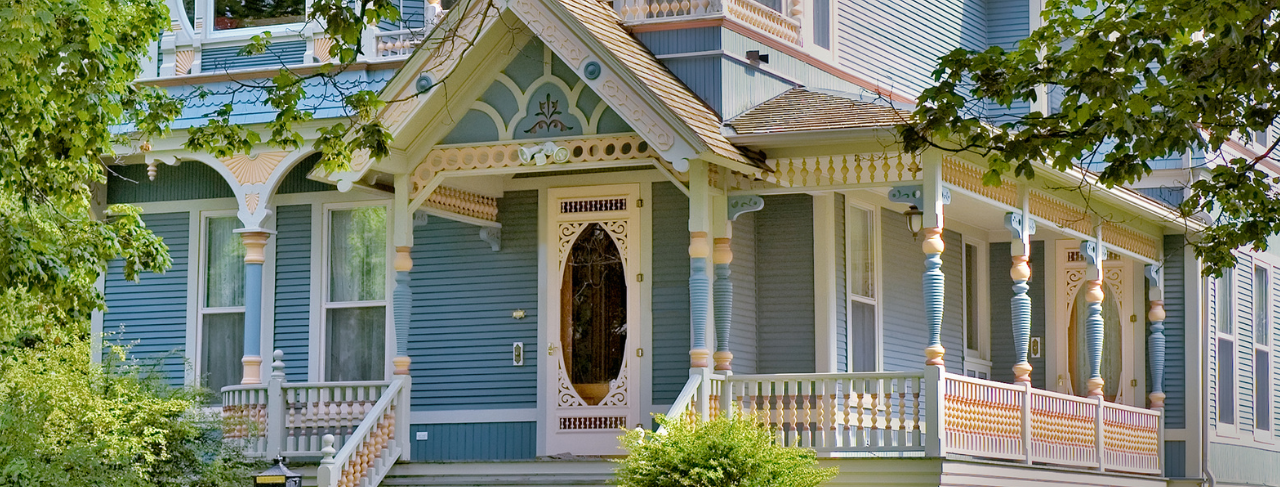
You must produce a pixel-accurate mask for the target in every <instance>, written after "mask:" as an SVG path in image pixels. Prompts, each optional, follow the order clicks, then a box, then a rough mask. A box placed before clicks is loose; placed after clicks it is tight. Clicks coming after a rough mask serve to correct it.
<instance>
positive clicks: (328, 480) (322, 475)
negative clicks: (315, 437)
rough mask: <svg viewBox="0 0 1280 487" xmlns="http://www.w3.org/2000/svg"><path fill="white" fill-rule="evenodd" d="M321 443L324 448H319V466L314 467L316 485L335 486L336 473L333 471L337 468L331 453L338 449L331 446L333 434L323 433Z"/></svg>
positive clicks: (336, 451)
mask: <svg viewBox="0 0 1280 487" xmlns="http://www.w3.org/2000/svg"><path fill="white" fill-rule="evenodd" d="M320 441H321V442H322V443H321V444H323V445H324V448H321V449H320V455H321V458H320V467H319V468H317V469H316V487H335V486H337V485H338V473H339V472H334V469H336V468H337V460H335V459H334V458H333V455H334V454H336V453H338V450H336V449H334V448H333V435H324V438H321V439H320Z"/></svg>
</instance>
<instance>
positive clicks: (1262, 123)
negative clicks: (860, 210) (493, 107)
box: [902, 0, 1280, 274]
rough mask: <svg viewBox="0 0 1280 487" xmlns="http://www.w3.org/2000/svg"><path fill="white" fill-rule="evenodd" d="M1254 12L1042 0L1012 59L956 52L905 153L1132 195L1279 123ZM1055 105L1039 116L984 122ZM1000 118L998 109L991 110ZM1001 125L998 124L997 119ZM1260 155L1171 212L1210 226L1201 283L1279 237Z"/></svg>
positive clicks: (1262, 29)
mask: <svg viewBox="0 0 1280 487" xmlns="http://www.w3.org/2000/svg"><path fill="white" fill-rule="evenodd" d="M1276 7H1277V5H1276V4H1275V3H1274V2H1268V1H1254V0H1140V1H1131V2H1100V1H1098V0H1049V1H1048V3H1047V4H1046V5H1045V8H1044V10H1043V14H1042V15H1043V17H1044V21H1045V24H1044V26H1043V27H1041V28H1039V29H1037V30H1036V31H1035V32H1033V33H1032V34H1031V35H1030V37H1028V38H1026V39H1024V40H1022V41H1021V42H1020V43H1019V44H1018V45H1017V48H1016V49H1013V50H1010V51H1005V50H1004V49H1001V48H999V47H992V48H990V49H988V50H986V51H983V52H969V51H964V50H956V51H953V52H952V53H950V54H948V55H946V56H944V57H943V58H942V59H941V62H940V65H939V67H938V69H937V71H935V72H934V77H935V79H936V81H937V85H936V86H934V87H932V88H929V89H927V90H925V91H924V92H923V94H922V95H921V96H920V99H919V107H918V109H917V110H916V112H915V115H916V119H915V120H914V121H913V123H911V124H910V125H908V126H907V127H905V129H903V131H902V136H903V141H904V144H905V146H906V148H907V149H908V150H920V149H923V148H926V147H937V148H941V149H944V150H951V151H969V152H976V153H979V154H982V155H984V156H989V157H990V160H991V169H990V171H989V172H988V174H987V182H988V183H989V184H994V183H995V182H996V181H997V180H998V178H999V176H1000V175H1002V174H1007V173H1011V174H1013V175H1016V176H1022V177H1026V178H1031V177H1034V176H1035V169H1036V166H1035V164H1036V163H1045V164H1048V165H1050V166H1051V167H1053V168H1055V169H1058V170H1063V169H1066V168H1069V167H1071V166H1072V165H1075V164H1081V165H1084V166H1085V167H1086V168H1090V169H1095V170H1098V176H1099V180H1100V182H1101V183H1102V184H1104V185H1106V186H1118V185H1125V184H1130V183H1133V182H1136V181H1138V180H1140V179H1141V178H1143V177H1144V176H1146V175H1149V174H1150V173H1151V171H1152V166H1151V162H1152V161H1154V160H1157V159H1161V158H1169V157H1178V156H1179V155H1180V154H1183V153H1187V152H1190V151H1195V152H1199V153H1207V154H1210V155H1212V154H1217V153H1219V152H1218V151H1219V150H1220V149H1222V148H1223V146H1224V144H1226V143H1227V142H1228V141H1229V140H1231V139H1232V138H1233V137H1234V138H1239V137H1241V136H1247V135H1249V134H1250V133H1251V132H1252V131H1263V130H1267V129H1268V128H1269V127H1272V126H1273V125H1274V124H1275V123H1276V117H1277V116H1278V115H1280V23H1277V22H1276V21H1275V18H1274V11H1275V8H1276ZM1049 92H1055V93H1059V94H1061V102H1060V103H1056V104H1055V106H1053V107H1051V109H1050V110H1048V113H1044V112H1041V111H1032V112H1031V113H1028V114H1025V115H1020V116H1008V115H1002V114H999V113H991V112H987V110H986V108H987V107H1003V108H1006V109H1007V108H1009V107H1013V106H1015V105H1019V104H1022V103H1026V102H1035V101H1037V100H1041V99H1042V97H1044V96H1045V94H1046V93H1049ZM996 111H999V110H996ZM998 115H999V116H998ZM1274 150H1275V144H1274V143H1273V144H1271V146H1270V147H1268V148H1267V149H1266V150H1265V151H1264V153H1262V154H1257V155H1256V156H1249V157H1237V158H1232V159H1230V160H1227V159H1226V158H1220V159H1219V160H1217V161H1211V162H1217V163H1218V164H1217V165H1215V166H1214V167H1212V168H1211V169H1209V174H1208V177H1207V178H1204V179H1201V180H1199V181H1196V182H1194V183H1192V184H1191V188H1190V197H1189V198H1188V199H1187V200H1186V201H1185V202H1184V203H1183V205H1182V207H1181V210H1182V211H1183V213H1184V214H1186V215H1192V214H1205V215H1211V217H1212V218H1213V222H1212V225H1211V226H1210V227H1209V229H1208V230H1207V231H1205V232H1204V234H1203V235H1200V236H1199V239H1198V240H1197V241H1196V242H1194V243H1193V245H1194V247H1195V250H1196V253H1197V255H1199V256H1200V257H1201V258H1202V259H1204V261H1205V263H1206V264H1207V268H1206V270H1205V272H1206V273H1208V274H1220V273H1221V272H1222V270H1223V269H1224V268H1226V267H1230V266H1232V265H1233V263H1234V260H1233V258H1232V257H1231V254H1230V251H1231V250H1232V249H1235V248H1238V247H1240V246H1244V245H1250V246H1252V247H1253V248H1255V249H1258V250H1265V249H1267V246H1268V245H1267V238H1268V237H1270V236H1271V235H1275V234H1277V232H1280V198H1278V197H1277V194H1276V192H1275V190H1274V189H1273V187H1272V185H1273V184H1274V183H1276V182H1280V180H1277V179H1276V178H1274V177H1272V176H1270V175H1268V174H1267V173H1265V172H1263V171H1262V168H1263V167H1265V166H1267V165H1269V164H1272V163H1271V162H1268V161H1269V160H1273V159H1274V157H1273V151H1274Z"/></svg>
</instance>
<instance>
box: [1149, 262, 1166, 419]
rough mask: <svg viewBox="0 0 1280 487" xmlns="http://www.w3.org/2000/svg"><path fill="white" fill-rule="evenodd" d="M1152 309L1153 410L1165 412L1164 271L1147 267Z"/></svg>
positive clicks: (1150, 355)
mask: <svg viewBox="0 0 1280 487" xmlns="http://www.w3.org/2000/svg"><path fill="white" fill-rule="evenodd" d="M1145 270H1146V275H1147V286H1148V291H1147V293H1148V294H1149V296H1150V297H1149V299H1150V300H1151V303H1150V309H1149V310H1148V311H1147V320H1148V321H1150V322H1151V335H1149V336H1147V360H1148V362H1149V364H1148V366H1149V367H1151V394H1149V395H1148V396H1147V398H1148V399H1149V400H1150V401H1151V409H1159V410H1164V398H1165V394H1164V346H1165V343H1164V318H1165V313H1164V281H1163V280H1162V279H1161V278H1162V277H1164V270H1163V269H1162V268H1161V267H1160V266H1156V265H1148V266H1147V267H1146V269H1145Z"/></svg>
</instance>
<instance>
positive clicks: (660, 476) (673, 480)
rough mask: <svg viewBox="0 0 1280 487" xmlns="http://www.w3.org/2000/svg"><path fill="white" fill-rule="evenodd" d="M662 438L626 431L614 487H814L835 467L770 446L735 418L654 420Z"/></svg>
mask: <svg viewBox="0 0 1280 487" xmlns="http://www.w3.org/2000/svg"><path fill="white" fill-rule="evenodd" d="M657 421H658V424H660V425H662V426H663V428H665V430H664V432H663V434H656V433H653V432H646V431H644V430H641V429H636V430H631V431H627V433H626V434H625V435H624V436H623V437H622V447H623V448H625V449H626V450H627V452H628V453H629V454H628V456H627V457H626V458H623V459H621V460H616V462H617V463H618V467H617V469H616V470H615V474H616V477H617V478H616V480H617V483H618V485H619V487H816V486H817V485H818V484H821V483H823V482H826V481H827V480H830V479H831V478H833V477H835V475H836V473H837V469H836V468H825V469H823V468H817V465H818V461H817V460H816V457H815V454H814V452H813V451H812V450H809V449H807V448H789V447H783V446H778V445H777V444H776V443H775V436H774V434H773V432H771V431H769V430H768V429H767V428H766V427H764V426H763V425H761V424H759V423H757V422H755V421H754V420H752V419H751V418H748V417H745V416H741V415H739V414H737V413H734V414H732V415H729V416H727V417H725V416H721V417H717V418H714V419H711V420H709V421H697V420H693V419H683V418H668V417H665V416H663V415H658V416H657Z"/></svg>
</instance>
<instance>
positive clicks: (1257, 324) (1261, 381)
mask: <svg viewBox="0 0 1280 487" xmlns="http://www.w3.org/2000/svg"><path fill="white" fill-rule="evenodd" d="M1268 277H1269V276H1268V272H1267V268H1266V267H1264V266H1262V265H1255V266H1254V268H1253V352H1254V361H1253V371H1254V373H1253V379H1254V382H1253V383H1254V401H1253V403H1254V406H1253V409H1254V414H1253V426H1254V429H1256V430H1260V431H1270V430H1271V319H1270V318H1271V317H1270V313H1269V311H1270V310H1269V309H1268V308H1270V307H1271V299H1270V297H1271V293H1270V292H1269V290H1270V287H1271V281H1270V279H1268Z"/></svg>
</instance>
